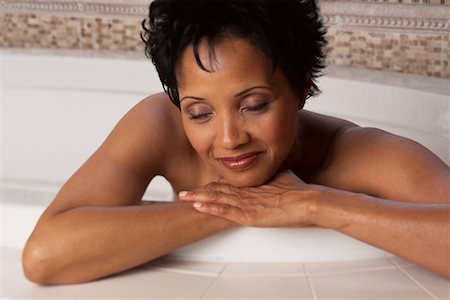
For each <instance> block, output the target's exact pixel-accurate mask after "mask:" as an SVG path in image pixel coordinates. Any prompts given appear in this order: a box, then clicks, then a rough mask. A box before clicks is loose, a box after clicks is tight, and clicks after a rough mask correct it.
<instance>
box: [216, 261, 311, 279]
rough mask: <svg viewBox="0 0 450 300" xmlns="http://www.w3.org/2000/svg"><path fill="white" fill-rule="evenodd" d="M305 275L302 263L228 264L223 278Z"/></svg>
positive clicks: (222, 274) (222, 275)
mask: <svg viewBox="0 0 450 300" xmlns="http://www.w3.org/2000/svg"><path fill="white" fill-rule="evenodd" d="M294 275H305V270H304V266H303V264H302V263H228V264H227V265H226V267H225V269H224V270H223V272H222V273H221V277H224V276H294Z"/></svg>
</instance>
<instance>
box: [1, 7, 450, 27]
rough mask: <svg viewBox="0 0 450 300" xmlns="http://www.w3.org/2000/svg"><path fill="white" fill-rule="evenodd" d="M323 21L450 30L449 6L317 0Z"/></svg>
mask: <svg viewBox="0 0 450 300" xmlns="http://www.w3.org/2000/svg"><path fill="white" fill-rule="evenodd" d="M149 3H150V1H149V0H128V1H126V0H95V1H89V0H78V1H73V0H39V1H30V0H0V10H1V11H2V12H3V13H14V12H20V13H47V14H55V13H58V14H60V13H62V14H66V15H73V16H86V15H100V16H103V15H108V16H115V17H144V16H145V15H147V11H148V5H149ZM320 6H321V9H322V13H323V18H324V21H325V22H326V23H327V24H328V25H332V26H340V27H353V28H354V27H359V28H378V29H393V30H396V31H398V30H408V31H410V30H420V31H433V32H442V31H449V30H450V6H448V5H421V6H420V9H417V5H402V4H392V3H363V2H355V1H326V0H322V1H320Z"/></svg>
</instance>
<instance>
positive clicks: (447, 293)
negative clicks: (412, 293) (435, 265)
mask: <svg viewBox="0 0 450 300" xmlns="http://www.w3.org/2000/svg"><path fill="white" fill-rule="evenodd" d="M403 270H405V271H406V272H407V273H408V274H409V275H411V276H412V277H413V278H414V279H415V280H417V281H418V282H419V283H420V284H421V285H422V286H423V287H424V288H426V289H427V290H428V291H429V292H431V293H432V294H433V295H434V296H435V297H437V298H438V299H442V300H448V299H450V280H449V279H448V278H446V277H444V276H441V275H438V274H436V273H433V272H431V271H428V270H426V269H424V268H422V267H419V266H409V267H404V268H403Z"/></svg>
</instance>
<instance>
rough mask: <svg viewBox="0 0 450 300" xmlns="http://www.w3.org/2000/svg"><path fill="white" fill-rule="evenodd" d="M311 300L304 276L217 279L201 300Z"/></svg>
mask: <svg viewBox="0 0 450 300" xmlns="http://www.w3.org/2000/svg"><path fill="white" fill-rule="evenodd" d="M247 298H253V299H255V298H258V299H260V298H262V299H283V298H294V299H313V296H312V293H311V290H310V288H309V285H308V282H307V278H306V277H305V276H292V277H260V276H258V277H255V276H248V277H222V276H221V277H219V278H217V279H216V281H214V283H213V284H212V286H211V287H210V288H209V289H208V292H207V293H206V294H205V296H204V297H203V298H202V300H213V299H233V300H234V299H247Z"/></svg>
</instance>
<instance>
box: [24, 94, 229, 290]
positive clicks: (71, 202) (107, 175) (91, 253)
mask: <svg viewBox="0 0 450 300" xmlns="http://www.w3.org/2000/svg"><path fill="white" fill-rule="evenodd" d="M167 105H169V106H167ZM172 107H173V108H174V109H176V108H175V107H174V106H173V105H172V104H171V103H170V102H169V100H167V99H166V98H165V96H153V97H151V98H149V99H146V100H144V101H142V102H141V103H139V104H138V105H137V106H136V107H135V108H133V109H132V110H131V111H130V112H129V113H128V114H127V115H126V116H125V117H124V118H123V119H122V120H121V121H120V122H119V124H118V125H117V126H116V127H115V128H114V130H113V131H112V132H111V134H110V135H109V137H108V138H107V139H106V141H105V142H104V143H103V145H102V146H101V147H100V148H99V149H98V150H97V151H96V152H95V153H94V154H93V155H92V157H91V158H90V159H89V160H88V161H87V162H86V163H85V164H84V165H83V166H82V167H81V168H80V169H79V170H78V171H77V172H76V173H75V174H74V175H73V176H72V177H71V178H70V179H69V180H68V181H67V182H66V183H65V184H64V186H63V188H62V189H61V191H60V192H59V193H58V195H57V196H56V198H55V199H54V201H53V202H52V204H51V205H50V206H49V207H48V208H47V210H46V211H45V212H44V214H43V216H42V217H41V218H40V220H39V222H38V224H37V225H36V228H35V230H34V231H33V233H32V235H31V237H30V238H29V240H28V242H27V244H26V246H25V249H24V252H23V267H24V272H25V275H26V276H27V278H28V279H30V280H31V281H34V282H37V283H40V284H61V283H75V282H83V281H88V280H93V279H97V278H100V277H104V276H108V275H111V274H114V273H117V272H120V271H123V270H126V269H129V268H132V267H134V266H137V265H139V264H142V263H144V262H147V261H150V260H152V259H154V258H156V257H158V256H161V255H163V254H166V253H168V252H170V251H172V250H174V249H176V248H178V247H181V246H183V245H186V244H188V243H191V242H194V241H196V240H199V239H201V238H204V237H207V236H209V235H211V234H213V233H215V232H218V231H221V230H223V229H225V228H228V227H231V226H233V223H232V222H230V221H228V220H224V219H220V218H217V217H213V216H207V215H203V214H200V213H198V212H196V211H195V210H193V209H192V208H191V207H188V206H186V205H185V204H183V203H179V202H178V203H170V204H164V205H163V204H158V205H157V204H155V205H140V203H141V198H142V195H143V193H144V191H145V189H146V187H147V185H148V183H149V182H150V180H151V179H152V178H153V177H154V176H155V175H157V174H163V175H164V174H165V173H166V170H167V169H168V168H169V167H170V166H169V163H168V162H170V160H172V161H173V160H174V157H176V156H177V153H172V152H171V149H177V148H179V147H174V143H176V141H177V136H176V129H177V128H175V127H174V126H176V124H175V125H174V123H173V122H171V118H172V116H173V112H170V109H172ZM175 113H176V111H175ZM168 136H171V139H167V137H168Z"/></svg>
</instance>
